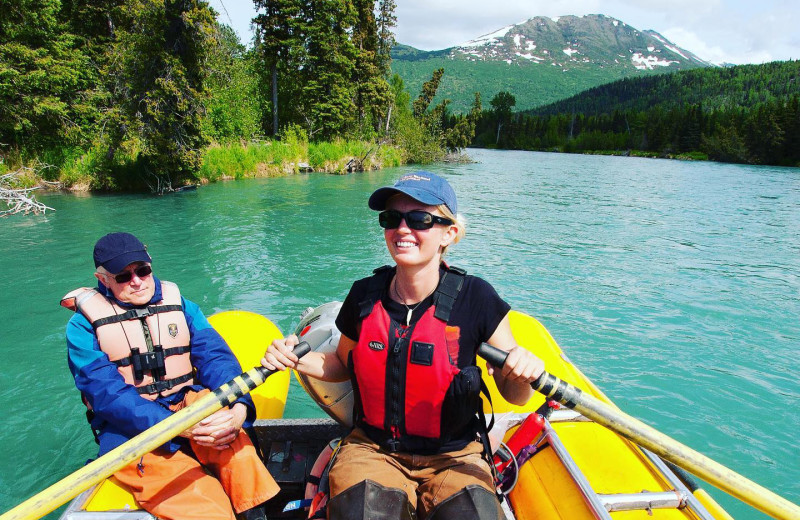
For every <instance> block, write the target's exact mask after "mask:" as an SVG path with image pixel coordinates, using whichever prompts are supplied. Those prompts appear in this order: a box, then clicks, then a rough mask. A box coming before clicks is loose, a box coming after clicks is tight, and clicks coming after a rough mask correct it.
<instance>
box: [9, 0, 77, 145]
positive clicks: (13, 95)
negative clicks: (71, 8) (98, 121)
mask: <svg viewBox="0 0 800 520" xmlns="http://www.w3.org/2000/svg"><path fill="white" fill-rule="evenodd" d="M59 9H60V2H59V1H58V0H10V1H9V0H0V146H3V147H8V148H11V149H16V150H19V149H20V148H21V147H30V148H32V149H39V148H42V147H49V146H53V145H57V144H60V143H62V142H64V141H75V140H76V135H77V134H80V130H81V129H80V127H78V126H77V124H76V122H75V119H76V118H75V111H74V110H73V108H74V107H73V100H74V98H75V96H76V94H77V93H78V92H80V91H81V90H82V89H84V88H85V86H86V77H85V76H84V74H83V73H82V71H83V70H85V69H86V66H87V63H86V58H85V56H84V55H83V54H81V53H80V52H79V51H78V50H77V49H76V47H75V43H74V38H73V37H72V35H71V34H69V33H68V32H66V31H65V30H64V27H63V24H61V23H60V22H59V18H58V15H59ZM0 153H5V152H4V151H3V148H2V147H0Z"/></svg>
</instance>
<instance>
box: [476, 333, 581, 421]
mask: <svg viewBox="0 0 800 520" xmlns="http://www.w3.org/2000/svg"><path fill="white" fill-rule="evenodd" d="M478 355H479V356H480V357H482V358H483V359H485V360H486V362H487V363H490V364H492V365H494V366H496V367H497V368H503V365H505V364H506V359H507V358H508V352H507V351H505V350H500V349H499V348H497V347H493V346H491V345H489V344H488V343H481V344H480V346H479V347H478ZM531 387H532V388H533V389H534V390H536V391H537V392H541V393H543V394H544V395H546V396H547V397H550V398H552V399H555V400H556V401H562V399H564V397H565V396H567V397H569V399H568V400H567V402H563V401H562V402H563V404H564V405H565V406H567V407H569V408H573V407H574V406H575V402H574V401H575V397H576V396H575V395H573V394H575V393H578V394H580V392H581V390H580V389H579V388H577V387H574V386H570V385H569V384H567V383H566V382H564V381H562V380H560V379H559V378H557V377H556V376H554V375H553V374H550V373H548V372H542V374H541V375H540V376H539V377H538V378H536V380H535V381H534V382H532V383H531Z"/></svg>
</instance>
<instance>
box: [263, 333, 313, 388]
mask: <svg viewBox="0 0 800 520" xmlns="http://www.w3.org/2000/svg"><path fill="white" fill-rule="evenodd" d="M292 352H294V355H295V356H297V359H300V358H301V357H303V356H305V355H306V354H308V353H309V352H311V345H309V344H308V342H306V341H301V342H300V343H298V344H297V345H295V346H294V349H292ZM256 369H257V370H258V371H259V372H261V375H263V376H264V379H266V378H268V377H269V376H271V375H272V374H274V373H275V372H280V370H269V369H268V368H266V367H256Z"/></svg>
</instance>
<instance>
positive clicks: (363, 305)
mask: <svg viewBox="0 0 800 520" xmlns="http://www.w3.org/2000/svg"><path fill="white" fill-rule="evenodd" d="M372 272H373V273H374V276H372V277H371V278H370V279H369V283H368V285H367V294H366V296H365V298H364V299H363V300H362V301H360V302H359V303H358V310H359V316H358V319H359V320H363V319H364V318H366V317H367V316H369V313H371V312H372V308H373V307H374V306H375V302H377V301H378V300H380V299H381V291H383V288H384V287H385V286H386V280H387V278H388V277H389V275H390V274H391V273H392V267H391V266H388V265H384V266H381V267H378V268H377V269H375V270H374V271H372Z"/></svg>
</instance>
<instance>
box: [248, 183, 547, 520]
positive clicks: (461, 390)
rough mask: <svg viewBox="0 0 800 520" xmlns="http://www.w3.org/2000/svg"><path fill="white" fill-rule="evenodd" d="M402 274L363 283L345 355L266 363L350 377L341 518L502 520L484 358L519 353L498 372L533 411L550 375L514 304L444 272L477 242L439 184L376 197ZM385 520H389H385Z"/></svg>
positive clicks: (277, 352) (339, 322)
mask: <svg viewBox="0 0 800 520" xmlns="http://www.w3.org/2000/svg"><path fill="white" fill-rule="evenodd" d="M369 207H370V208H371V209H373V210H376V211H379V212H380V213H379V214H378V223H379V224H380V226H381V227H382V228H383V229H384V238H385V240H386V246H387V248H388V250H389V254H390V255H391V256H392V259H393V260H394V262H395V266H394V267H388V266H385V267H382V268H379V269H376V270H375V272H374V273H373V275H372V276H370V277H368V278H364V279H362V280H359V281H357V282H355V283H354V284H353V286H352V288H351V289H350V292H349V294H348V295H347V298H346V299H345V301H344V303H343V304H342V308H341V310H340V312H339V315H338V317H337V319H336V326H337V327H338V329H339V330H340V331H341V333H342V336H341V339H340V341H339V345H338V348H337V350H336V351H335V352H331V353H328V354H324V353H319V352H312V353H310V354H307V355H306V356H304V357H303V358H302V361H299V362H298V358H297V356H295V355H294V354H293V353H292V347H293V346H294V345H296V344H297V343H298V339H297V337H296V336H294V335H291V336H289V337H287V338H286V339H284V340H276V341H274V342H273V343H272V345H270V347H269V348H268V349H267V352H266V353H265V355H264V358H263V359H262V364H263V365H264V366H265V367H267V368H268V369H271V370H274V369H285V368H296V369H297V370H298V371H300V372H302V373H304V374H307V375H309V376H311V377H315V378H319V379H322V380H326V381H344V380H347V379H348V378H350V379H351V380H352V383H353V388H354V390H355V396H356V399H355V400H356V405H355V410H354V422H355V427H354V429H353V431H352V432H351V433H350V435H348V436H347V438H346V439H345V440H344V442H343V445H342V447H341V448H340V450H339V453H338V455H337V457H336V461H335V463H334V465H333V468H332V469H331V472H330V491H331V499H330V501H329V503H328V513H329V518H330V519H333V520H336V519H345V518H347V519H362V518H364V519H366V518H386V519H389V518H392V519H395V518H398V519H400V518H403V519H406V518H415V517H416V515H417V514H419V515H420V516H421V517H422V518H429V519H434V520H440V519H445V518H452V517H453V515H454V514H456V513H457V512H462V511H470V512H471V515H470V517H471V518H477V519H479V520H482V519H495V518H502V512H501V510H500V507H499V503H498V501H497V500H496V498H495V493H494V489H495V488H494V483H493V477H492V472H491V467H490V464H489V462H488V460H489V456H488V455H487V453H486V449H485V447H484V446H485V443H484V442H481V441H480V439H481V437H483V439H484V440H485V435H481V434H482V433H484V434H485V430H486V425H485V423H484V422H483V419H482V418H479V417H482V414H481V411H480V407H481V400H480V389H481V375H480V369H479V368H478V367H477V366H475V361H476V358H475V356H476V351H477V348H478V346H479V345H480V344H481V343H482V342H487V343H489V344H491V345H494V346H496V347H498V348H500V349H503V350H505V351H508V352H509V354H508V359H507V361H506V364H505V366H504V367H503V369H502V371H501V370H499V369H497V370H493V368H492V367H489V373H490V374H493V376H494V379H495V381H496V383H497V387H498V389H499V390H500V393H501V394H502V396H503V397H504V398H505V399H506V400H507V401H509V402H511V403H514V404H518V405H523V404H525V403H526V402H527V401H528V399H529V398H530V397H531V396H532V394H533V390H532V389H531V387H530V383H531V382H532V381H534V380H535V379H536V378H537V377H538V376H539V375H540V374H541V373H542V371H543V369H544V365H543V363H542V361H541V360H540V359H538V358H537V357H535V356H534V355H533V354H531V353H530V352H528V351H527V350H525V349H524V348H521V347H519V346H517V344H516V342H515V340H514V336H513V335H512V333H511V327H510V324H509V318H508V312H509V310H510V306H509V305H508V304H507V303H506V302H505V301H503V300H502V299H501V298H500V297H499V296H498V294H497V292H496V291H495V290H494V288H492V286H491V285H490V284H489V283H487V282H486V281H484V280H482V279H480V278H478V277H475V276H469V275H466V273H465V272H464V271H462V270H460V269H457V268H454V267H449V266H448V265H447V264H445V263H444V261H443V256H444V255H445V252H446V251H447V249H448V248H449V247H450V246H451V245H453V244H455V243H457V242H458V241H459V240H460V239H461V238H462V237H463V236H464V233H465V225H464V221H463V219H462V218H460V216H457V215H458V213H457V202H456V195H455V192H454V191H453V189H452V187H451V186H450V185H449V184H448V182H447V181H446V180H444V179H443V178H441V177H439V176H437V175H435V174H433V173H430V172H416V173H412V174H408V175H405V176H403V177H401V178H400V179H399V180H398V181H397V182H396V183H395V184H394V185H393V186H391V187H384V188H380V189H378V190H377V191H375V192H374V193H373V194H372V196H371V197H370V198H369ZM377 511H380V512H381V513H380V516H378V517H376V516H375V514H376V512H377Z"/></svg>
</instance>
